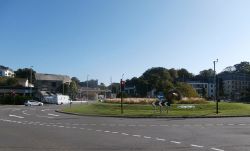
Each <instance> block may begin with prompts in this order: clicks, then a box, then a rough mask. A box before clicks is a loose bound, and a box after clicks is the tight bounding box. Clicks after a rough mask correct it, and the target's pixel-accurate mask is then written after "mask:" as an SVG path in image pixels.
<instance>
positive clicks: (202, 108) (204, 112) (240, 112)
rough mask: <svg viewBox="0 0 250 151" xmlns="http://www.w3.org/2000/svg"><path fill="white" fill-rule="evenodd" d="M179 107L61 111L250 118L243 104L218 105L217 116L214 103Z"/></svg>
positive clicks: (92, 106) (113, 106)
mask: <svg viewBox="0 0 250 151" xmlns="http://www.w3.org/2000/svg"><path fill="white" fill-rule="evenodd" d="M180 106H181V105H179V104H178V105H176V104H174V105H172V106H171V107H170V109H169V112H168V113H167V111H166V108H163V110H162V113H160V111H159V108H157V110H156V111H155V110H154V108H153V107H152V105H137V104H124V105H123V107H124V113H123V114H121V110H120V104H112V103H92V104H79V105H72V106H71V107H69V106H68V107H66V108H64V109H63V110H62V111H63V112H67V113H75V114H80V115H97V116H118V117H119V116H121V117H122V116H124V117H211V116H250V105H249V104H243V103H219V114H218V115H216V114H215V103H208V104H197V105H194V106H195V108H192V109H183V108H179V107H180Z"/></svg>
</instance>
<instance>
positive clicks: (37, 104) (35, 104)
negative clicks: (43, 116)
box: [24, 100, 43, 106]
mask: <svg viewBox="0 0 250 151" xmlns="http://www.w3.org/2000/svg"><path fill="white" fill-rule="evenodd" d="M24 105H25V106H43V103H42V102H38V101H36V100H28V101H26V102H25V103H24Z"/></svg>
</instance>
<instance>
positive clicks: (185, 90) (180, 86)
mask: <svg viewBox="0 0 250 151" xmlns="http://www.w3.org/2000/svg"><path fill="white" fill-rule="evenodd" d="M176 89H177V90H179V91H180V92H181V93H182V95H183V96H186V97H198V96H199V95H198V93H197V92H196V91H195V89H194V88H193V87H192V86H191V85H190V84H187V83H184V82H179V83H177V85H176Z"/></svg>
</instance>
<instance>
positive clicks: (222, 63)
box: [0, 0, 250, 84]
mask: <svg viewBox="0 0 250 151" xmlns="http://www.w3.org/2000/svg"><path fill="white" fill-rule="evenodd" d="M249 7H250V1H249V0H73V1H72V0H0V58H1V59H0V64H1V65H5V66H8V67H10V68H13V69H14V70H16V69H18V68H25V67H30V66H31V65H32V66H34V70H36V71H37V72H41V73H55V74H66V75H69V76H76V77H78V78H79V79H80V80H86V78H87V75H88V74H89V78H91V79H92V78H93V79H98V80H99V82H104V83H105V84H109V83H110V77H112V81H113V82H118V81H119V79H120V78H121V76H122V74H123V73H124V78H126V79H127V78H132V77H134V76H136V77H139V76H140V75H141V74H142V73H143V72H144V71H145V70H147V69H148V68H151V67H165V68H177V69H178V68H186V69H187V70H188V71H190V72H192V73H194V74H198V73H199V71H201V70H203V69H208V68H212V67H213V60H215V59H216V58H218V59H219V62H218V64H217V69H218V71H221V70H223V69H224V68H225V67H227V66H230V65H234V64H236V63H239V62H241V61H250V28H249V27H250V9H249Z"/></svg>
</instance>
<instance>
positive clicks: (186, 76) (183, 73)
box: [177, 68, 194, 82]
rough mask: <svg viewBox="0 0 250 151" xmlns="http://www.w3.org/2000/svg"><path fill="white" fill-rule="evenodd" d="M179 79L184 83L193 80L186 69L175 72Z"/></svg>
mask: <svg viewBox="0 0 250 151" xmlns="http://www.w3.org/2000/svg"><path fill="white" fill-rule="evenodd" d="M177 73H178V76H179V78H180V79H181V80H182V81H183V82H184V81H186V80H187V79H190V78H193V77H194V75H193V74H192V73H190V72H188V71H187V70H186V69H184V68H181V69H180V70H177Z"/></svg>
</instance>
